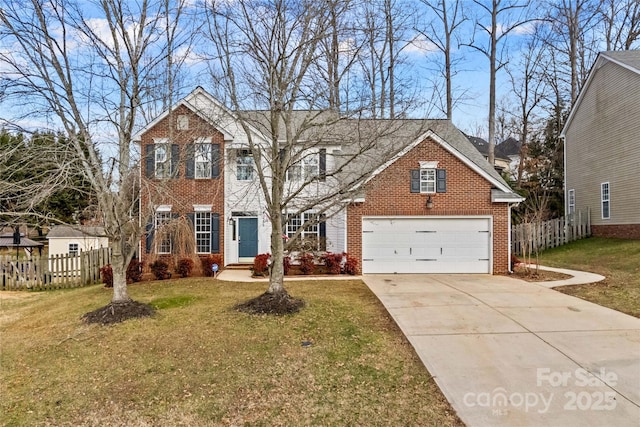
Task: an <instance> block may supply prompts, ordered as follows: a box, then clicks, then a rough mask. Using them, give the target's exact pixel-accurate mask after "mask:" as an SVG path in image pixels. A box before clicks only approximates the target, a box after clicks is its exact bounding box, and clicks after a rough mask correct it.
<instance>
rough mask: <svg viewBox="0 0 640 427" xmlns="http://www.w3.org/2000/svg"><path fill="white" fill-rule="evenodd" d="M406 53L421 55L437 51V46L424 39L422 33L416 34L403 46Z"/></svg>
mask: <svg viewBox="0 0 640 427" xmlns="http://www.w3.org/2000/svg"><path fill="white" fill-rule="evenodd" d="M404 50H405V51H406V52H407V53H416V54H422V55H428V54H430V53H433V52H438V48H437V47H436V45H435V44H433V43H432V42H430V41H429V40H427V39H426V37H425V36H423V35H418V36H416V37H414V38H413V40H411V41H410V42H409V43H408V44H407V46H406V47H405V48H404Z"/></svg>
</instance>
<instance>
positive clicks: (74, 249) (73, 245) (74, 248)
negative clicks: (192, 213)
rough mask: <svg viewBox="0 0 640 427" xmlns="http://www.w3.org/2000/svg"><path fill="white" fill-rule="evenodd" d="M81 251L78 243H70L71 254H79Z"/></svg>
mask: <svg viewBox="0 0 640 427" xmlns="http://www.w3.org/2000/svg"><path fill="white" fill-rule="evenodd" d="M79 253H80V248H79V247H78V244H77V243H69V255H74V256H75V255H78V254H79Z"/></svg>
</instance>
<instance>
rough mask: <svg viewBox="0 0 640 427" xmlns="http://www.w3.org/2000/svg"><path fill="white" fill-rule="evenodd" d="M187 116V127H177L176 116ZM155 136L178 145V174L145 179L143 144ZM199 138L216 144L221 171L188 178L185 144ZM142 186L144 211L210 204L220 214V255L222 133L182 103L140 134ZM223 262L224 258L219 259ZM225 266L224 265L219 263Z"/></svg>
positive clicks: (188, 208) (189, 210)
mask: <svg viewBox="0 0 640 427" xmlns="http://www.w3.org/2000/svg"><path fill="white" fill-rule="evenodd" d="M180 116H183V117H184V116H186V117H187V118H188V129H183V130H179V129H177V126H176V123H177V120H178V117H180ZM154 138H168V139H169V143H171V144H177V145H178V146H179V154H180V155H179V159H180V160H179V162H178V164H177V176H176V177H175V178H171V179H154V178H148V177H147V176H146V174H145V153H146V146H147V145H149V144H154ZM198 138H211V143H212V144H219V152H220V163H219V167H220V174H219V176H218V177H216V178H213V179H187V178H186V172H187V171H186V164H187V159H188V157H189V156H191V158H193V154H189V153H188V152H187V149H186V148H187V145H188V144H190V143H193V142H194V141H195V140H196V139H198ZM141 153H142V160H141V162H140V163H141V168H142V171H141V172H142V188H141V207H142V212H143V217H144V213H147V214H148V213H149V212H152V211H153V208H154V207H155V206H158V205H171V213H172V214H176V215H187V214H191V213H193V212H194V208H193V205H212V208H211V213H212V214H219V219H220V226H219V248H220V250H219V252H218V253H219V255H220V256H221V257H223V252H224V223H223V221H224V169H223V167H224V161H223V159H224V135H223V134H222V133H221V132H220V131H219V130H217V129H216V128H215V127H214V126H212V125H211V124H210V123H208V122H207V121H205V120H203V119H202V118H201V117H200V116H198V115H197V114H195V113H194V112H193V111H191V110H190V109H188V108H186V107H185V106H184V105H181V106H179V107H178V108H176V109H175V110H174V111H173V112H172V113H171V114H169V115H167V116H166V117H165V118H164V119H162V120H160V121H159V122H158V123H156V124H155V125H154V126H153V127H151V128H150V129H148V130H147V131H146V132H145V133H144V134H142V135H141ZM145 238H146V236H143V239H142V255H143V256H142V261H143V262H145V255H146V250H145V249H146V244H145V243H146V242H145ZM222 261H224V260H222ZM222 265H224V264H222Z"/></svg>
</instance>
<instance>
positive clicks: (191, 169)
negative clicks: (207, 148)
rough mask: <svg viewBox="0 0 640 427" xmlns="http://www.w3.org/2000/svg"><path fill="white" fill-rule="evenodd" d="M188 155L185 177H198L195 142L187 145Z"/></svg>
mask: <svg viewBox="0 0 640 427" xmlns="http://www.w3.org/2000/svg"><path fill="white" fill-rule="evenodd" d="M185 154H186V157H187V162H186V165H185V166H186V169H185V178H187V179H194V178H195V177H196V146H195V144H188V145H187V152H186V153H185Z"/></svg>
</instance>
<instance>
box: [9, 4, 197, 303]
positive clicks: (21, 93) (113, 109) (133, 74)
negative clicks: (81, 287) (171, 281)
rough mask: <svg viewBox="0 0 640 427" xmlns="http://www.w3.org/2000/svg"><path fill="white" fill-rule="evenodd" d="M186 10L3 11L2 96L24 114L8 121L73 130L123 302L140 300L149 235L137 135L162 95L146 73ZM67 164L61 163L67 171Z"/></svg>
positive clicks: (71, 146) (72, 143) (161, 56)
mask: <svg viewBox="0 0 640 427" xmlns="http://www.w3.org/2000/svg"><path fill="white" fill-rule="evenodd" d="M183 7H184V2H183V1H176V2H173V3H167V2H165V3H163V4H156V3H149V2H147V1H142V2H136V3H131V2H125V1H121V0H102V1H100V2H97V3H95V4H91V5H90V7H89V5H87V4H85V3H84V2H77V1H70V0H69V1H67V0H50V1H37V0H32V1H20V2H14V1H9V2H6V1H4V2H3V5H2V8H1V9H0V23H1V25H2V27H1V30H0V31H1V42H2V45H3V46H4V47H5V49H0V55H1V58H0V59H1V61H2V62H3V63H4V64H5V66H4V67H3V70H4V73H3V75H2V88H3V90H4V95H5V97H4V98H3V99H2V101H3V103H6V104H5V107H4V108H5V111H8V109H9V108H10V107H9V106H12V107H11V108H12V109H13V110H14V111H16V112H18V113H19V114H15V115H14V117H13V118H8V120H10V121H11V123H19V122H20V120H21V119H22V120H24V119H25V118H31V119H36V120H42V119H46V120H49V123H51V124H52V126H54V127H57V128H60V129H62V130H63V131H64V133H65V134H66V136H67V139H68V141H69V142H68V145H67V146H66V147H65V149H66V150H67V151H68V153H69V155H70V156H72V157H73V158H74V159H76V163H75V164H78V165H80V170H81V172H82V174H83V175H84V177H85V178H86V179H87V180H88V181H89V182H90V183H91V186H92V188H93V191H94V192H95V194H96V198H97V203H98V206H99V211H100V212H101V214H102V216H103V221H104V226H105V230H106V234H107V236H108V237H109V240H110V246H111V251H112V252H111V253H112V268H113V276H114V286H113V298H112V303H114V304H124V303H128V302H130V301H131V300H130V298H129V295H128V292H127V285H126V279H125V272H126V268H127V265H128V263H129V261H130V260H131V258H132V257H133V255H134V253H135V252H136V250H137V248H138V246H139V241H140V236H141V233H142V230H141V227H140V221H139V218H138V216H137V215H135V214H134V213H136V212H137V206H138V190H137V189H136V185H137V184H136V183H137V182H138V179H137V172H136V171H137V168H136V167H135V166H134V164H135V161H136V158H135V157H134V156H133V154H134V153H135V149H134V148H135V147H133V146H132V134H133V132H134V130H135V129H136V127H137V126H138V123H137V121H138V118H139V113H140V107H141V105H142V104H144V103H145V102H149V101H153V100H149V99H148V97H146V96H147V95H148V94H149V91H146V90H145V84H146V82H147V80H146V77H147V76H149V75H152V74H153V71H154V69H155V67H157V66H158V65H159V64H161V63H162V62H163V61H165V60H166V59H167V41H168V40H171V39H172V37H173V36H175V34H176V33H175V30H176V29H177V28H178V22H177V21H174V20H173V19H174V18H177V17H179V13H178V11H180V10H181V9H182V8H183ZM167 34H171V35H172V36H169V37H167ZM166 90H167V91H171V88H170V87H168V88H166ZM24 99H28V100H29V102H28V103H24V102H23V100H24ZM65 168H66V164H65V163H59V164H58V165H57V167H56V168H55V171H56V172H57V174H58V176H64V174H65V173H66V171H65ZM59 182H62V181H59ZM22 196H23V197H25V198H29V197H38V196H41V193H40V194H39V193H37V192H36V193H28V192H27V193H23V194H22Z"/></svg>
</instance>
